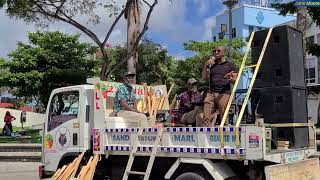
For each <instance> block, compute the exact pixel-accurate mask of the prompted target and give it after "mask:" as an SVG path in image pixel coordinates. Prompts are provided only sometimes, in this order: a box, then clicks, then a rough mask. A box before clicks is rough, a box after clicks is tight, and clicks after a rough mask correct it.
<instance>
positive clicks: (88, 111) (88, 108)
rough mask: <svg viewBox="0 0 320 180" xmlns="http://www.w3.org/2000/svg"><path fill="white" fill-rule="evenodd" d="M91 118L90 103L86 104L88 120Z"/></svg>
mask: <svg viewBox="0 0 320 180" xmlns="http://www.w3.org/2000/svg"><path fill="white" fill-rule="evenodd" d="M89 120H90V105H86V122H89Z"/></svg>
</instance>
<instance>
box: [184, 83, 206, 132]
mask: <svg viewBox="0 0 320 180" xmlns="http://www.w3.org/2000/svg"><path fill="white" fill-rule="evenodd" d="M197 85H198V81H197V80H196V79H194V78H190V79H189V80H188V82H187V87H188V89H187V90H186V91H185V92H183V93H181V94H180V98H181V99H180V105H179V113H180V114H181V115H182V118H181V120H180V123H182V124H194V123H195V125H196V126H199V125H200V123H201V122H202V120H201V119H202V115H201V114H202V112H203V108H202V106H199V105H198V103H201V102H202V95H201V94H200V93H199V92H198V87H197Z"/></svg>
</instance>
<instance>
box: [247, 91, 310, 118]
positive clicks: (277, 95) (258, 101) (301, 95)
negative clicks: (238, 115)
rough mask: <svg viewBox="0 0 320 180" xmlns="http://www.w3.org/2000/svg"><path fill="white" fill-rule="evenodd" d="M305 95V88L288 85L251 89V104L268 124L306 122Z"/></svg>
mask: <svg viewBox="0 0 320 180" xmlns="http://www.w3.org/2000/svg"><path fill="white" fill-rule="evenodd" d="M306 96H307V95H306V90H305V89H303V88H297V87H290V86H285V87H271V88H261V89H253V91H252V94H251V102H252V103H251V105H252V106H253V110H254V111H255V112H257V113H258V114H260V115H262V117H263V118H264V122H265V123H268V124H276V123H307V122H308V118H307V116H308V113H307V99H306Z"/></svg>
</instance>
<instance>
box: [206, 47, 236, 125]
mask: <svg viewBox="0 0 320 180" xmlns="http://www.w3.org/2000/svg"><path fill="white" fill-rule="evenodd" d="M213 56H214V57H211V58H210V59H209V60H208V61H207V62H206V63H205V64H204V66H203V69H202V79H203V80H209V92H208V93H207V96H206V98H205V100H204V118H203V124H202V125H203V126H210V124H211V123H212V124H215V120H214V121H213V122H211V121H212V120H213V118H214V113H215V111H216V109H219V113H220V117H222V115H223V113H224V111H225V109H226V107H227V104H228V101H229V97H230V93H231V84H234V83H235V81H236V79H237V75H238V74H237V67H236V65H235V64H234V63H232V62H231V61H229V60H227V59H226V58H225V57H224V47H223V46H218V47H215V48H213ZM226 123H228V122H226Z"/></svg>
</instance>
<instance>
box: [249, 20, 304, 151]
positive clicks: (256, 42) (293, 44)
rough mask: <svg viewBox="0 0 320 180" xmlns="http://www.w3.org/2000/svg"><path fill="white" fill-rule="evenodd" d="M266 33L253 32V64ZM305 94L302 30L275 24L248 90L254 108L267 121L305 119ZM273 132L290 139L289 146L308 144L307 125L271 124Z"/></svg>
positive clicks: (269, 122)
mask: <svg viewBox="0 0 320 180" xmlns="http://www.w3.org/2000/svg"><path fill="white" fill-rule="evenodd" d="M267 33H268V30H263V31H259V32H256V33H255V36H254V39H253V42H252V46H251V50H252V61H253V64H256V63H257V61H258V58H259V56H260V53H261V51H262V47H263V44H264V42H265V40H266V37H267ZM306 96H307V95H306V82H305V66H304V53H303V40H302V33H301V32H300V31H298V30H296V29H294V28H291V27H289V26H279V27H275V28H274V29H273V32H272V34H271V37H270V40H269V43H268V46H267V49H266V51H265V54H264V57H263V59H262V64H261V66H260V69H259V72H258V74H257V77H256V81H255V83H254V89H253V91H252V94H251V100H252V103H251V104H252V105H253V109H254V110H256V112H257V113H258V114H260V115H262V117H263V118H264V122H265V123H268V124H280V123H281V124H283V123H307V122H308V117H307V114H308V113H307V98H306ZM272 136H273V140H274V142H277V141H278V140H279V141H280V140H281V141H283V140H284V141H289V148H301V147H307V146H308V127H281V128H273V129H272ZM275 144H276V143H275Z"/></svg>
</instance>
